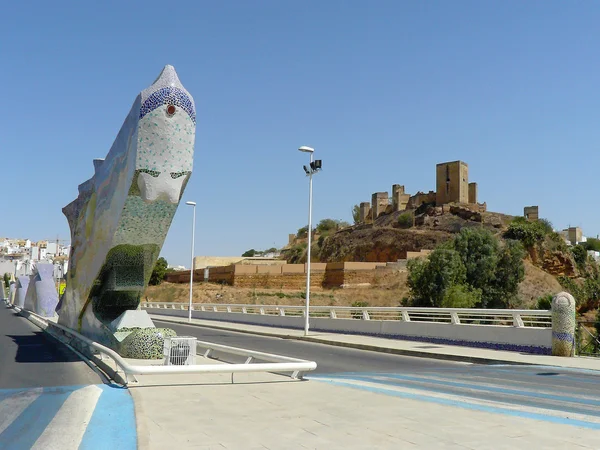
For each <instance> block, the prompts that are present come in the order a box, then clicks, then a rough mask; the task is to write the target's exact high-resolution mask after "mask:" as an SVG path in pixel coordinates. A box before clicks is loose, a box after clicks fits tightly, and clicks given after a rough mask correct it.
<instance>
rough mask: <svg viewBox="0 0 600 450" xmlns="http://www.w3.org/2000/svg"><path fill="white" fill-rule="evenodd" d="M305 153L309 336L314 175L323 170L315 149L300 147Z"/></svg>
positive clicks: (306, 328)
mask: <svg viewBox="0 0 600 450" xmlns="http://www.w3.org/2000/svg"><path fill="white" fill-rule="evenodd" d="M298 150H299V151H301V152H304V153H310V165H309V167H306V166H304V172H306V175H307V176H308V252H307V255H306V306H305V308H306V311H305V312H304V317H305V319H304V335H305V336H308V328H309V323H308V322H309V315H310V247H311V245H312V176H313V174H314V173H317V172H318V171H319V170H321V160H320V159H317V160H316V161H315V155H314V153H315V149H314V148H311V147H306V146H302V147H300V148H299V149H298Z"/></svg>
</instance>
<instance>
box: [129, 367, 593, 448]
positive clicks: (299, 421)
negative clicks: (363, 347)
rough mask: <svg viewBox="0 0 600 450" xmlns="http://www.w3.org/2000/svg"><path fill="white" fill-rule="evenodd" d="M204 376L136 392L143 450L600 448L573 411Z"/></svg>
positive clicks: (153, 383) (259, 377) (272, 378)
mask: <svg viewBox="0 0 600 450" xmlns="http://www.w3.org/2000/svg"><path fill="white" fill-rule="evenodd" d="M141 378H143V377H141ZM205 378H206V379H205V380H204V383H203V384H194V385H192V384H187V383H196V382H197V381H198V377H197V376H195V377H188V378H187V379H186V377H185V376H181V377H179V379H178V383H180V384H179V385H178V386H165V385H161V384H163V383H165V382H166V381H167V380H165V379H162V382H161V380H158V379H157V377H154V379H153V380H148V381H146V383H147V384H148V385H146V386H139V387H133V388H131V393H132V395H133V398H134V402H135V405H136V413H137V418H138V436H139V443H140V448H144V449H165V448H177V449H184V448H193V449H224V448H227V449H265V448H266V449H305V448H306V449H350V448H352V449H369V448H381V449H418V448H420V449H478V450H482V449H515V448H518V449H521V448H522V449H533V448H540V449H541V448H544V449H574V448H581V449H593V448H600V422H599V423H598V429H590V428H584V427H580V426H573V425H567V424H566V423H565V422H567V421H568V420H567V419H566V417H567V415H565V414H556V415H551V414H554V413H552V412H549V411H546V414H547V416H546V418H545V420H536V419H531V418H527V417H523V416H521V413H526V412H527V411H526V409H524V408H522V409H508V408H506V410H505V411H502V410H501V408H499V407H498V405H497V404H496V405H494V406H490V405H487V406H488V407H490V409H491V410H493V411H496V412H486V411H482V410H477V409H473V406H472V405H473V403H471V402H465V403H464V404H462V405H461V404H460V401H457V403H456V405H455V406H450V405H444V404H440V403H436V400H435V399H433V401H430V400H417V399H410V398H405V397H402V396H395V395H391V394H390V393H389V392H373V391H371V390H365V389H361V388H354V387H345V386H339V385H335V384H331V383H329V382H326V381H317V380H309V381H289V379H286V378H283V377H281V376H278V375H271V374H236V375H235V377H234V383H233V384H232V383H231V375H209V376H207V377H205ZM144 383H145V382H144V380H142V384H144ZM157 383H158V384H157ZM438 399H443V397H438ZM484 406H485V405H484ZM539 412H541V411H538V413H539ZM552 418H555V420H554V419H552ZM592 426H593V425H592Z"/></svg>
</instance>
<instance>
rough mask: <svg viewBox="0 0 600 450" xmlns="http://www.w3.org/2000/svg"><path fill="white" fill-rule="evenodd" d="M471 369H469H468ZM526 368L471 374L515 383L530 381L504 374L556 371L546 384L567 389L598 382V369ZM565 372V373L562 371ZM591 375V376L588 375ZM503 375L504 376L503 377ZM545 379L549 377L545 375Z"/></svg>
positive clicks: (536, 373) (521, 374)
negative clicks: (490, 375)
mask: <svg viewBox="0 0 600 450" xmlns="http://www.w3.org/2000/svg"><path fill="white" fill-rule="evenodd" d="M505 367H514V368H513V369H509V368H505ZM470 370H471V369H470ZM527 370H529V372H527V371H526V370H525V369H523V370H517V369H516V367H515V366H502V367H498V368H496V369H491V368H490V369H487V370H486V369H484V368H477V369H475V368H473V370H472V372H473V375H475V376H484V375H481V373H483V372H485V373H495V375H497V378H498V379H500V380H502V381H505V382H510V381H512V382H515V383H530V382H529V381H525V380H522V381H521V380H511V379H506V378H505V374H514V375H518V376H524V377H536V378H541V377H542V376H541V375H539V372H544V371H547V372H553V373H556V374H557V375H556V376H554V377H552V379H553V380H554V381H555V383H554V384H549V385H548V386H551V387H553V388H555V389H569V388H571V387H573V386H577V384H579V383H587V384H600V371H597V370H591V369H572V370H565V368H562V367H561V368H557V367H552V366H537V367H536V368H535V371H534V372H531V368H527ZM448 372H452V373H453V374H456V375H455V377H456V376H461V375H462V376H464V377H468V376H470V375H471V374H469V373H467V372H460V371H459V369H444V373H448ZM562 372H565V373H562ZM422 373H423V375H437V373H434V372H422ZM569 373H571V374H573V373H575V374H579V375H581V376H579V377H575V376H572V375H567V374H569ZM590 375H591V376H590ZM503 376H504V378H503ZM485 377H487V375H485ZM546 379H549V378H547V377H546ZM558 381H575V383H574V384H573V386H569V384H561V383H556V382H558Z"/></svg>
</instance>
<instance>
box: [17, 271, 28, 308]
mask: <svg viewBox="0 0 600 450" xmlns="http://www.w3.org/2000/svg"><path fill="white" fill-rule="evenodd" d="M15 284H16V287H15V303H14V305H15V306H18V307H19V308H23V307H25V295H27V288H28V287H29V277H27V276H20V277H17V282H16V283H15Z"/></svg>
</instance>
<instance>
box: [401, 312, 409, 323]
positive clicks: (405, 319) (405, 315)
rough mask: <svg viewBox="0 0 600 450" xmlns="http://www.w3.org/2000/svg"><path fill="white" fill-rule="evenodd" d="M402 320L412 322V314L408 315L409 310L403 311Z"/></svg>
mask: <svg viewBox="0 0 600 450" xmlns="http://www.w3.org/2000/svg"><path fill="white" fill-rule="evenodd" d="M402 320H404V321H405V322H410V316H409V315H408V311H402Z"/></svg>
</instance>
